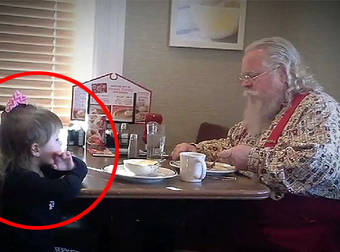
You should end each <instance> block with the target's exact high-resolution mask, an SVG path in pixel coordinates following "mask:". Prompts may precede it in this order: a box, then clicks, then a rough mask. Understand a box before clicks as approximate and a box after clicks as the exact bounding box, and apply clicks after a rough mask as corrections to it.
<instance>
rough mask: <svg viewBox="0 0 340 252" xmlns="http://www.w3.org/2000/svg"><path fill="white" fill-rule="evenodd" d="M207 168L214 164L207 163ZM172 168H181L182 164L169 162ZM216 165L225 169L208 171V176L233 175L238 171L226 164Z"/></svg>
mask: <svg viewBox="0 0 340 252" xmlns="http://www.w3.org/2000/svg"><path fill="white" fill-rule="evenodd" d="M206 163H207V166H209V165H211V164H212V163H213V162H209V161H207V162H206ZM169 164H170V166H172V167H175V168H178V169H179V168H180V162H179V161H173V160H172V161H170V162H169ZM215 164H218V165H219V166H222V167H223V168H221V169H218V168H211V169H207V175H218V174H228V173H233V172H235V171H236V169H235V166H232V165H229V164H224V163H218V162H216V163H215Z"/></svg>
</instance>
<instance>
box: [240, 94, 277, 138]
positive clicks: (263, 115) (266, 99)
mask: <svg viewBox="0 0 340 252" xmlns="http://www.w3.org/2000/svg"><path fill="white" fill-rule="evenodd" d="M243 95H244V96H245V97H246V99H247V101H246V108H245V110H244V114H243V120H244V122H245V123H246V127H247V130H248V133H249V134H250V135H252V136H258V135H259V134H260V133H261V132H262V131H263V130H265V129H267V128H268V127H269V125H270V124H271V122H272V120H273V119H274V117H275V115H276V114H277V113H278V112H279V111H280V109H281V105H282V104H283V101H284V96H283V95H281V93H280V92H279V91H278V90H277V91H273V93H271V94H269V93H260V92H257V91H253V90H245V91H244V92H243Z"/></svg>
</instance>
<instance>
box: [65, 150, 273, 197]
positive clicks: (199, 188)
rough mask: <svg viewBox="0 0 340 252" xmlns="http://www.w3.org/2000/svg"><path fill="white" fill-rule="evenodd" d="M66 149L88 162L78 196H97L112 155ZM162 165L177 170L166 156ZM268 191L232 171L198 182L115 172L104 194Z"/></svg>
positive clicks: (245, 194)
mask: <svg viewBox="0 0 340 252" xmlns="http://www.w3.org/2000/svg"><path fill="white" fill-rule="evenodd" d="M69 150H70V151H71V152H72V153H73V155H75V156H77V157H79V158H81V159H83V160H84V161H85V162H86V164H87V166H88V174H87V176H86V177H85V179H84V181H83V188H82V189H81V192H80V195H79V197H80V198H96V197H98V196H99V195H100V194H101V193H102V191H103V189H104V188H105V186H106V184H107V182H108V181H109V178H110V175H111V174H110V173H108V172H105V171H104V169H103V168H104V167H105V166H108V165H113V163H114V158H108V157H93V156H92V155H91V154H89V153H87V152H86V151H85V150H84V149H83V148H80V147H72V148H69ZM123 159H124V157H119V164H121V163H122V161H123ZM161 166H162V167H165V168H169V169H173V170H175V171H176V172H179V171H178V169H176V168H173V167H171V166H170V165H169V160H166V161H165V162H162V164H161ZM269 195H270V189H269V188H268V187H267V186H265V185H264V184H261V183H259V182H258V181H257V180H256V179H252V178H249V177H247V176H244V175H241V174H238V173H233V174H228V175H208V176H206V178H205V179H204V180H203V181H202V182H200V183H190V182H184V181H182V180H181V179H180V177H179V175H178V176H175V177H173V178H168V179H163V180H162V181H160V182H156V183H132V182H130V181H126V180H125V179H123V178H120V177H119V176H116V177H115V178H114V181H113V183H112V185H111V187H110V189H109V190H108V192H107V193H106V195H105V198H126V199H133V198H136V199H138V198H140V199H231V200H234V199H241V200H247V199H250V200H260V199H266V198H268V197H269Z"/></svg>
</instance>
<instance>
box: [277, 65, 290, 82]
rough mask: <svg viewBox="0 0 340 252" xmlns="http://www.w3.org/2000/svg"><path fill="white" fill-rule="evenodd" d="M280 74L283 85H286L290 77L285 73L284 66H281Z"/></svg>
mask: <svg viewBox="0 0 340 252" xmlns="http://www.w3.org/2000/svg"><path fill="white" fill-rule="evenodd" d="M278 71H279V74H280V81H281V82H282V83H286V82H287V81H288V76H287V73H286V71H285V67H284V66H279V69H278Z"/></svg>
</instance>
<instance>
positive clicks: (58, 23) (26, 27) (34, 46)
mask: <svg viewBox="0 0 340 252" xmlns="http://www.w3.org/2000/svg"><path fill="white" fill-rule="evenodd" d="M74 9H75V0H43V1H37V0H34V1H13V0H12V1H3V0H0V78H3V77H5V76H8V75H11V74H14V73H19V72H25V71H50V72H56V73H59V74H63V75H67V76H69V75H70V74H71V72H72V64H73V44H74V25H75V20H74V18H75V13H74ZM71 86H72V85H71V84H70V83H69V82H66V81H63V80H61V79H57V78H53V77H49V76H41V75H32V76H26V77H21V78H16V79H14V80H10V81H7V82H5V83H3V84H1V85H0V104H1V105H5V104H6V103H7V101H8V99H9V98H10V97H11V96H12V94H13V93H14V91H15V90H20V91H21V92H22V93H24V94H25V95H27V96H28V97H29V102H30V103H32V104H35V105H37V106H40V107H44V108H47V109H50V110H51V111H53V112H55V113H56V114H58V115H59V117H60V118H61V119H62V121H63V123H64V124H67V123H68V122H69V120H70V107H71Z"/></svg>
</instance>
